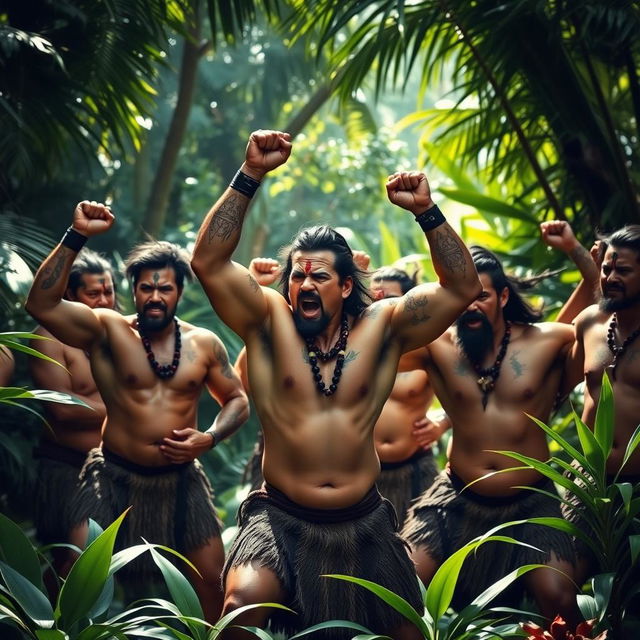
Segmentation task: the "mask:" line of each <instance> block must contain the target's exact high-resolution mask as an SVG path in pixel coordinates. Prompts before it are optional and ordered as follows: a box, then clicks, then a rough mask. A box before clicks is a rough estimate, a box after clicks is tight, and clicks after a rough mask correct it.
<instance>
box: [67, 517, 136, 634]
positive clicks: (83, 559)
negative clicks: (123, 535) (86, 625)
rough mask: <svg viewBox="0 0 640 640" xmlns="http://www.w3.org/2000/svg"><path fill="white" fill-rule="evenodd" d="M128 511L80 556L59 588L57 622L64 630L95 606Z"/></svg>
mask: <svg viewBox="0 0 640 640" xmlns="http://www.w3.org/2000/svg"><path fill="white" fill-rule="evenodd" d="M128 511H129V509H127V511H125V512H124V513H123V514H122V515H120V516H119V517H118V518H117V519H116V520H115V522H113V523H112V524H111V525H109V527H107V529H106V530H105V531H104V533H102V534H101V535H100V536H99V537H98V538H97V539H96V540H94V541H93V542H92V543H91V544H90V545H89V546H88V547H87V548H86V549H85V550H84V551H83V552H82V554H81V555H80V557H79V558H78V559H77V560H76V561H75V563H74V564H73V566H72V567H71V571H70V572H69V575H68V576H67V579H66V581H65V583H64V584H63V585H62V589H61V590H60V595H59V597H58V605H57V607H56V618H57V619H58V620H59V621H60V622H61V623H62V626H63V628H68V627H70V626H71V625H72V624H73V623H74V622H77V621H78V620H80V618H83V617H85V616H86V615H87V614H88V613H89V612H90V611H91V609H92V607H93V606H94V605H95V603H96V601H97V600H98V598H99V596H100V594H101V593H102V590H103V589H104V585H105V582H106V580H107V577H108V575H109V566H110V565H111V555H112V554H113V546H114V543H115V540H116V535H117V533H118V529H119V528H120V525H121V524H122V521H123V519H124V517H125V516H126V514H127V512H128Z"/></svg>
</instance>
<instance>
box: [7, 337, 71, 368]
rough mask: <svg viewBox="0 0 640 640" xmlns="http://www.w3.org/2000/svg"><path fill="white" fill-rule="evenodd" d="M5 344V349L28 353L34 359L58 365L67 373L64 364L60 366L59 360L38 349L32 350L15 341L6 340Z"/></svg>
mask: <svg viewBox="0 0 640 640" xmlns="http://www.w3.org/2000/svg"><path fill="white" fill-rule="evenodd" d="M3 344H4V346H5V347H9V349H13V350H15V351H21V352H22V353H26V354H27V355H28V356H32V357H34V358H40V360H46V361H47V362H51V363H52V364H56V365H58V366H59V367H62V368H63V369H64V370H65V371H67V369H66V367H65V366H64V365H63V364H60V363H59V362H58V361H57V360H54V359H53V358H50V357H49V356H46V355H45V354H44V353H41V352H40V351H38V350H37V349H32V348H31V347H27V346H26V345H24V344H20V343H19V342H15V341H13V340H4V341H3Z"/></svg>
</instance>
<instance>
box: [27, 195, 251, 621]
mask: <svg viewBox="0 0 640 640" xmlns="http://www.w3.org/2000/svg"><path fill="white" fill-rule="evenodd" d="M113 222H114V216H113V214H112V213H111V211H110V209H109V207H106V206H105V205H103V204H99V203H96V202H88V201H83V202H81V203H79V204H78V206H77V207H76V209H75V211H74V216H73V224H72V227H70V229H69V230H68V231H67V233H66V234H65V236H64V237H63V239H62V241H61V243H60V244H59V245H58V246H57V247H56V248H55V249H54V250H53V252H52V253H51V254H50V255H49V257H48V258H47V259H46V260H45V261H44V262H43V264H42V265H41V267H40V269H38V272H37V273H36V277H35V279H34V282H33V285H32V287H31V291H30V292H29V296H28V299H27V305H26V307H27V311H29V313H30V314H31V315H32V316H33V317H34V318H36V319H37V320H38V322H40V323H41V324H42V325H43V326H44V327H46V328H47V329H48V330H49V331H51V333H52V334H53V335H54V336H56V338H58V339H59V340H60V341H62V342H64V343H65V344H69V345H71V346H74V347H76V348H78V349H82V350H84V351H86V352H87V353H88V357H89V360H90V362H91V370H92V371H93V375H94V378H95V381H96V385H97V387H98V390H99V392H100V395H101V396H102V399H103V401H104V403H105V406H106V409H107V417H106V420H105V424H104V428H103V434H102V436H103V444H102V448H96V449H92V450H91V452H90V453H89V456H88V458H87V462H86V464H85V466H84V468H83V470H82V474H81V483H80V489H79V492H78V494H77V497H76V499H75V500H74V504H73V505H72V520H73V521H74V522H76V523H77V524H78V526H77V527H76V529H75V530H74V531H73V532H72V540H73V541H74V542H75V544H77V545H78V546H83V545H84V543H85V541H86V522H87V518H88V517H92V518H93V519H94V520H96V521H97V522H98V523H99V524H101V525H102V526H106V525H108V524H110V523H111V522H112V521H113V520H114V519H115V518H116V517H117V516H118V515H120V513H122V512H123V511H124V510H125V509H126V508H127V507H128V506H129V505H131V504H132V505H133V508H132V509H131V512H130V513H129V514H128V516H127V518H126V520H125V522H124V524H123V528H122V530H121V533H122V535H121V537H120V541H119V544H120V545H121V546H129V545H131V544H137V543H139V542H140V537H141V536H143V537H144V538H145V539H147V540H149V541H150V542H156V543H161V544H164V545H168V546H170V547H173V548H176V549H178V550H179V551H181V552H182V553H184V554H185V555H186V556H187V557H188V558H189V559H190V560H191V561H192V562H193V564H194V565H195V566H196V568H197V569H198V571H199V572H200V576H198V575H197V574H196V573H195V572H192V571H191V572H190V577H191V579H192V582H193V584H194V587H195V589H196V591H197V592H198V596H199V598H200V602H201V604H202V608H203V610H204V614H205V617H206V619H207V620H209V621H211V622H214V621H215V620H217V618H218V616H219V613H220V609H221V605H222V593H221V590H220V583H219V576H220V571H221V569H222V565H223V562H224V550H223V546H222V541H221V539H220V528H219V523H218V520H217V518H216V514H215V510H214V507H213V501H212V490H211V486H210V484H209V482H208V480H207V478H206V476H205V474H204V472H203V470H202V467H201V465H200V464H199V463H198V462H196V461H195V458H196V457H197V456H199V455H201V454H202V453H204V452H205V451H207V450H209V449H210V448H211V447H212V446H215V445H216V444H217V443H218V442H220V440H222V439H223V438H225V437H227V436H229V435H230V434H231V433H233V432H234V431H235V430H236V429H237V428H238V427H239V426H240V424H242V422H244V421H245V420H246V418H247V415H248V409H247V407H248V403H247V398H246V394H245V393H244V391H243V390H242V385H241V383H240V380H239V379H238V377H237V376H236V375H235V373H234V371H233V369H232V368H231V366H230V365H229V360H228V357H227V352H226V349H225V348H224V345H223V344H222V343H221V342H220V340H219V339H218V337H217V336H216V335H215V334H213V333H212V332H211V331H207V330H205V329H201V328H199V327H195V326H193V325H191V324H189V323H187V322H184V321H179V322H178V319H177V318H176V317H175V312H176V308H177V305H178V301H179V299H180V296H181V294H182V290H183V284H184V280H185V278H186V279H189V278H190V277H191V270H190V268H189V262H188V258H187V256H186V255H185V254H184V252H183V251H182V250H181V249H180V248H179V247H177V246H176V245H172V244H170V243H168V242H150V243H146V244H144V245H139V246H138V247H136V248H134V249H133V251H132V252H131V254H130V255H129V257H128V259H127V263H126V264H127V275H128V276H129V277H130V278H131V280H132V290H133V295H134V300H135V306H136V313H135V314H133V315H130V316H123V315H121V314H120V313H118V312H116V311H113V310H111V309H91V308H89V307H88V306H86V305H84V304H78V303H77V302H73V301H70V300H64V299H63V294H64V291H65V287H66V282H67V276H68V273H69V270H70V268H71V264H72V262H73V260H74V258H75V256H76V254H77V252H78V250H79V249H80V248H81V247H82V245H83V244H84V242H85V241H86V239H87V237H90V236H94V235H96V234H99V233H104V232H106V231H107V230H108V229H109V228H110V227H111V225H112V224H113ZM204 386H206V387H207V388H208V390H209V391H210V392H211V394H212V395H213V396H214V398H215V399H216V400H217V401H218V402H219V403H220V405H221V407H222V409H221V410H220V413H219V414H218V416H217V417H216V419H215V421H214V424H213V426H212V427H211V428H210V429H209V430H208V431H207V432H206V433H201V432H200V431H198V430H197V428H196V426H197V403H198V398H199V396H200V393H201V391H202V388H203V387H204Z"/></svg>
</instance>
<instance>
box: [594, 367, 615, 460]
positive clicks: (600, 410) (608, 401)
mask: <svg viewBox="0 0 640 640" xmlns="http://www.w3.org/2000/svg"><path fill="white" fill-rule="evenodd" d="M614 415H615V413H614V408H613V388H612V387H611V381H610V380H609V376H608V375H607V372H606V371H604V372H603V373H602V386H601V387H600V398H599V400H598V407H597V408H596V421H595V424H594V428H593V432H594V434H595V436H596V439H597V440H598V442H599V443H600V447H601V448H602V451H603V452H604V455H605V458H608V457H609V454H610V453H611V448H612V447H613V432H614V424H613V423H614Z"/></svg>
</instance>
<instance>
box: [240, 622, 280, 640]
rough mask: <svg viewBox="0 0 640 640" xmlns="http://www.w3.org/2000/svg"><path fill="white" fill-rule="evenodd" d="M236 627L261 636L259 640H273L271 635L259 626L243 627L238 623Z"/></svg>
mask: <svg viewBox="0 0 640 640" xmlns="http://www.w3.org/2000/svg"><path fill="white" fill-rule="evenodd" d="M237 628H238V629H244V630H245V631H248V632H249V633H253V635H254V636H256V637H258V638H261V640H273V636H272V635H271V634H270V633H267V632H266V631H265V630H264V629H260V628H259V627H244V626H241V625H238V627H237Z"/></svg>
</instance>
